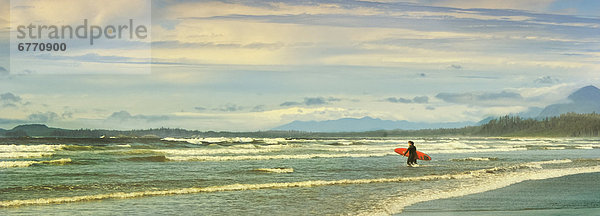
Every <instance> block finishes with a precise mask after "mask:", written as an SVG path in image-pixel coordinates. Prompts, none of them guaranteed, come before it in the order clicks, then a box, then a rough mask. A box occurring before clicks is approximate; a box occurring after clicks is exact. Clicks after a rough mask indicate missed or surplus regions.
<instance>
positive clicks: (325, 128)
mask: <svg viewBox="0 0 600 216" xmlns="http://www.w3.org/2000/svg"><path fill="white" fill-rule="evenodd" d="M474 124H475V122H468V121H465V122H445V123H426V122H409V121H405V120H402V121H393V120H382V119H378V118H371V117H368V116H367V117H363V118H342V119H337V120H327V121H293V122H291V123H288V124H285V125H281V126H279V127H276V128H273V130H284V131H286V130H296V131H309V132H360V131H375V130H393V129H399V128H401V129H404V130H418V129H425V128H461V127H465V126H469V125H474Z"/></svg>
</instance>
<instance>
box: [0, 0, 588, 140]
mask: <svg viewBox="0 0 600 216" xmlns="http://www.w3.org/2000/svg"><path fill="white" fill-rule="evenodd" d="M83 2H84V1H66V0H65V1H50V2H48V1H38V2H36V4H35V7H34V8H29V9H28V10H29V11H30V12H31V13H25V11H27V10H21V11H20V12H19V11H17V13H23V16H31V17H30V18H31V19H34V18H35V19H39V20H54V21H57V22H74V23H75V24H79V23H80V22H81V20H80V19H78V20H68V19H66V18H65V19H63V20H57V19H56V18H61V17H62V16H61V14H62V13H73V14H76V15H80V16H86V15H88V19H90V22H95V23H99V24H105V23H110V22H111V20H113V19H121V18H123V17H127V16H129V14H128V11H127V10H126V8H128V7H135V5H136V2H135V1H111V3H110V4H106V3H105V2H104V1H102V2H98V1H96V2H92V3H90V4H93V5H86V4H84V3H83ZM383 2H384V3H382V4H374V3H369V2H362V1H361V2H341V3H319V1H314V2H286V3H273V2H233V3H232V2H219V1H211V2H185V1H183V2H180V1H164V2H160V4H156V5H155V6H158V8H154V10H153V11H154V12H155V14H153V15H152V16H153V17H152V18H153V21H154V22H153V25H152V39H153V40H152V41H153V44H152V57H153V61H154V62H155V63H156V64H155V66H153V74H152V75H149V76H144V77H142V76H140V77H135V78H131V77H102V78H100V79H96V78H97V77H93V78H89V77H88V78H81V77H68V78H69V79H72V80H69V79H66V78H65V77H44V78H39V77H34V76H30V77H26V78H19V79H12V80H10V81H8V80H9V79H3V77H1V76H0V82H7V83H1V85H0V86H2V87H3V88H6V90H3V89H1V88H0V93H3V91H4V92H6V91H8V90H10V91H11V92H15V93H16V94H19V95H28V96H31V97H27V99H28V100H29V99H31V100H33V105H31V106H28V107H26V108H23V109H14V108H0V110H1V111H0V113H1V116H0V118H18V119H26V118H27V116H29V115H30V114H32V113H34V114H35V113H47V112H48V111H52V112H55V113H57V114H59V115H60V114H62V113H63V111H65V110H66V108H65V109H61V107H64V106H70V107H71V108H70V109H74V107H75V108H77V109H78V110H79V112H74V114H73V118H70V119H69V120H68V121H69V124H70V125H76V126H74V127H75V128H79V127H82V126H78V125H77V122H78V121H80V119H83V120H81V121H84V122H85V123H86V124H88V125H89V127H98V126H102V127H105V128H110V127H116V126H119V125H116V126H115V125H110V124H112V123H114V122H110V121H109V122H106V121H104V120H105V119H106V117H107V116H110V115H111V113H114V112H118V111H121V110H126V111H127V112H128V113H131V116H132V119H133V120H136V121H134V122H130V124H128V125H126V126H127V127H137V128H146V127H149V126H153V127H160V126H170V127H185V128H190V129H206V130H258V129H269V128H272V127H275V126H278V125H280V124H285V123H288V122H291V121H293V120H332V119H338V118H346V117H350V118H361V117H365V116H370V117H374V118H381V119H389V120H408V121H414V122H453V121H479V120H481V119H482V118H483V117H485V116H488V115H503V114H508V113H518V112H523V111H526V110H527V109H528V108H529V107H533V106H537V107H543V106H545V105H548V104H552V103H556V102H560V101H561V100H562V99H564V98H565V97H566V96H567V95H568V94H569V93H570V92H572V91H573V90H575V89H577V88H579V87H581V86H582V84H586V85H587V84H589V82H594V81H595V82H598V78H597V72H598V70H600V66H598V65H599V64H598V61H597V57H598V56H599V53H598V52H597V50H600V46H599V45H598V43H597V42H598V39H597V35H598V34H597V33H598V28H599V27H600V26H599V24H598V23H600V22H598V20H597V19H594V18H586V19H583V18H580V17H576V16H558V15H556V14H551V13H545V12H547V10H546V8H547V7H548V6H549V5H550V4H552V2H553V1H549V0H542V1H520V0H506V1H475V0H464V1H455V0H433V1H429V0H428V1H417V0H415V1H411V2H412V3H405V1H403V2H394V1H391V2H387V1H383ZM3 6H5V5H4V4H2V5H0V9H1V7H3ZM431 6H435V7H431ZM57 8H63V9H62V10H56V9H57ZM477 8H486V9H477ZM504 9H509V10H504ZM530 11H535V12H530ZM3 16H5V15H3V14H0V17H3ZM34 16H35V17H34ZM73 17H78V16H73ZM0 24H1V23H0ZM123 50H127V48H123ZM129 51H132V50H129ZM135 56H136V54H135V53H134V51H132V53H131V55H129V54H127V53H125V52H120V51H119V53H114V52H113V51H110V52H108V51H105V50H101V49H98V50H94V52H92V53H70V56H69V57H71V58H74V59H79V60H80V61H79V64H83V65H85V66H86V67H88V68H89V69H90V70H92V69H94V68H98V67H102V66H98V65H102V63H101V62H99V61H102V60H106V59H111V58H113V59H118V58H128V57H135ZM47 60H48V61H49V62H52V60H51V59H47ZM136 60H137V61H143V60H140V59H136ZM94 61H95V62H94ZM55 64H57V63H55ZM0 66H3V65H0ZM62 67H63V66H61V65H60V64H57V68H58V69H60V68H62ZM105 68H108V66H105ZM111 69H114V70H125V69H126V66H124V65H122V64H113V65H112V68H111ZM298 74H300V75H298ZM0 75H1V74H0ZM540 77H549V80H551V81H552V82H551V83H539V82H536V80H537V79H539V78H540ZM36 79H38V80H37V81H36ZM32 80H33V81H32ZM9 82H10V83H9ZM46 85H47V86H50V87H47V88H43V87H38V86H46ZM23 86H30V87H23ZM63 86H67V87H72V89H81V90H84V91H85V92H83V93H79V92H76V91H73V90H63V91H67V93H66V94H61V93H56V92H54V91H59V90H56V89H62V88H61V87H63ZM34 87H35V88H34ZM49 88H52V89H51V90H50V89H49ZM88 89H92V90H88ZM505 91H508V92H512V93H514V94H519V95H520V96H521V98H519V97H515V98H505V99H504V101H496V102H495V103H493V101H492V102H491V101H489V100H487V101H486V100H481V101H468V100H467V101H466V102H465V100H463V101H462V102H464V103H452V102H448V101H444V100H443V99H439V98H436V97H435V96H436V95H438V94H439V93H453V94H456V95H459V96H460V95H463V96H464V95H466V96H469V95H471V96H472V95H475V96H477V95H479V96H481V95H494V94H502V93H505ZM57 95H58V96H57ZM310 95H322V96H324V97H327V96H330V95H336V97H338V98H351V99H348V100H341V101H333V102H331V103H326V104H321V105H312V106H308V105H303V104H300V105H299V107H282V106H280V104H281V103H284V102H286V101H302V98H305V97H307V96H310ZM442 95H444V94H442ZM49 96H55V97H49ZM417 96H427V97H428V98H429V101H428V102H427V103H424V104H415V103H390V102H386V101H384V99H385V98H390V97H394V98H414V97H417ZM23 98H26V97H23ZM229 103H232V104H234V105H235V106H236V107H244V109H238V110H236V111H232V112H226V111H218V110H216V108H218V107H219V106H221V105H223V104H229ZM42 104H48V105H47V106H43V105H42ZM293 106H296V105H293ZM195 107H200V108H205V109H195ZM252 107H260V109H256V110H252ZM95 109H98V110H95ZM67 111H69V110H67ZM136 116H137V117H136ZM152 116H167V117H168V118H162V119H160V118H159V119H158V120H157V121H154V122H151V123H148V122H147V121H145V120H144V119H142V118H141V117H152ZM130 120H131V119H130ZM124 121H128V120H124ZM58 123H60V122H57V124H58Z"/></svg>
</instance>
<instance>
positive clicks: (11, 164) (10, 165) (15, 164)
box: [0, 158, 71, 168]
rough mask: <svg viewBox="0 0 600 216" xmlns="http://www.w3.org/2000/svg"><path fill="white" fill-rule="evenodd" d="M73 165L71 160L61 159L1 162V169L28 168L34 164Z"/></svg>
mask: <svg viewBox="0 0 600 216" xmlns="http://www.w3.org/2000/svg"><path fill="white" fill-rule="evenodd" d="M67 163H71V158H61V159H57V160H47V161H0V168H13V167H28V166H31V165H34V164H53V165H64V164H67Z"/></svg>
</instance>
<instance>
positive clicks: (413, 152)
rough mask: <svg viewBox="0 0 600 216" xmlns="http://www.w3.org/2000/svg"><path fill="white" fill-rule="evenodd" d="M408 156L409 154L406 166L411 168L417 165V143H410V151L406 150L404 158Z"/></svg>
mask: <svg viewBox="0 0 600 216" xmlns="http://www.w3.org/2000/svg"><path fill="white" fill-rule="evenodd" d="M406 154H408V159H407V160H406V164H408V165H409V166H412V165H415V164H417V147H415V143H414V142H413V141H408V150H406V152H405V153H404V156H406Z"/></svg>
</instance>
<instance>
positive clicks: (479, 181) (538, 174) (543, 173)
mask: <svg viewBox="0 0 600 216" xmlns="http://www.w3.org/2000/svg"><path fill="white" fill-rule="evenodd" d="M565 162H567V161H565V160H558V161H550V162H547V163H544V162H541V163H529V165H534V164H538V165H539V164H548V163H565ZM525 165H527V164H525ZM595 172H600V166H591V167H577V168H570V169H541V170H540V169H534V170H529V171H525V172H521V173H502V174H500V175H498V174H493V175H489V176H488V178H476V179H473V181H470V182H464V183H462V184H461V187H459V188H453V189H450V190H427V191H425V192H424V193H421V194H428V195H427V196H399V197H394V198H391V199H387V200H385V201H381V202H379V204H378V205H376V206H374V207H372V208H371V209H369V210H368V211H363V212H359V214H358V215H391V214H399V213H401V212H402V210H403V209H404V208H405V207H407V206H410V205H414V204H416V203H420V202H426V201H431V200H438V199H447V198H452V197H461V196H465V195H470V194H475V193H482V192H486V191H491V190H495V189H498V188H503V187H506V186H509V185H512V184H516V183H519V182H523V181H527V180H541V179H549V178H558V177H562V176H568V175H575V174H583V173H595Z"/></svg>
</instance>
